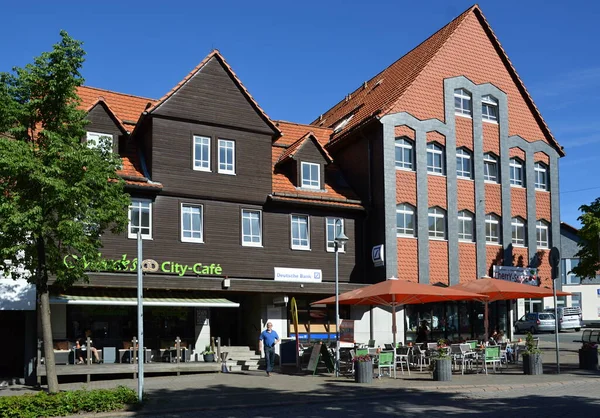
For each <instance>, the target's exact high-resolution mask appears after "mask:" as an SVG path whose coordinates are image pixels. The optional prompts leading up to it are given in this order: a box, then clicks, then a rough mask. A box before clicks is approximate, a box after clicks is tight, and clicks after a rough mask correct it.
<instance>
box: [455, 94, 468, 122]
mask: <svg viewBox="0 0 600 418" xmlns="http://www.w3.org/2000/svg"><path fill="white" fill-rule="evenodd" d="M454 113H455V114H457V115H461V116H468V117H471V113H472V107H471V93H469V92H468V91H467V90H465V89H456V90H454Z"/></svg>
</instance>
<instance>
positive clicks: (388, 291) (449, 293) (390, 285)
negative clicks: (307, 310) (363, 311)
mask: <svg viewBox="0 0 600 418" xmlns="http://www.w3.org/2000/svg"><path fill="white" fill-rule="evenodd" d="M487 298H488V297H487V296H485V295H481V294H477V293H472V292H469V291H465V290H461V289H455V288H450V287H439V286H431V285H427V284H422V283H414V282H409V281H407V280H398V279H397V278H395V277H392V278H390V279H388V280H386V281H384V282H379V283H376V284H373V285H370V286H365V287H362V288H360V289H356V290H352V291H350V292H346V293H342V294H341V295H339V297H338V300H339V304H340V305H381V306H391V308H392V333H393V335H394V347H395V346H396V306H398V305H415V304H419V303H430V302H446V301H455V300H480V301H483V300H487ZM333 303H335V296H331V297H328V298H326V299H322V300H319V301H317V302H313V303H312V304H311V305H316V304H333ZM337 325H338V324H336V326H337Z"/></svg>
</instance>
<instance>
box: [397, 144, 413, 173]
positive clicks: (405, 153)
mask: <svg viewBox="0 0 600 418" xmlns="http://www.w3.org/2000/svg"><path fill="white" fill-rule="evenodd" d="M413 156H414V144H413V142H412V141H411V140H410V139H406V138H396V168H403V169H408V170H414V164H413V161H414V158H413Z"/></svg>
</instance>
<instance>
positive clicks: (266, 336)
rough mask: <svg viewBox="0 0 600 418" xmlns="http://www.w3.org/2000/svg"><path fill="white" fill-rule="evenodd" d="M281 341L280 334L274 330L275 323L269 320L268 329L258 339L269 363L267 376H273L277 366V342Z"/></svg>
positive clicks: (259, 347) (259, 345)
mask: <svg viewBox="0 0 600 418" xmlns="http://www.w3.org/2000/svg"><path fill="white" fill-rule="evenodd" d="M277 343H279V335H277V333H276V332H275V331H273V324H272V323H270V322H267V329H266V330H264V331H263V332H262V333H261V334H260V338H259V339H258V349H259V350H260V351H262V350H263V347H264V350H265V360H266V363H267V376H271V372H272V371H273V367H274V366H275V344H277Z"/></svg>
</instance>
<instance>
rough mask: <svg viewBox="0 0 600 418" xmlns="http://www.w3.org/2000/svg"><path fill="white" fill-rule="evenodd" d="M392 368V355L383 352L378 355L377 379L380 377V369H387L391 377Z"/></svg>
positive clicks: (391, 353)
mask: <svg viewBox="0 0 600 418" xmlns="http://www.w3.org/2000/svg"><path fill="white" fill-rule="evenodd" d="M392 368H394V353H393V352H390V353H387V352H383V353H380V354H379V368H378V369H379V377H381V369H389V370H390V376H391V375H392ZM395 378H396V371H395V370H394V379H395Z"/></svg>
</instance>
